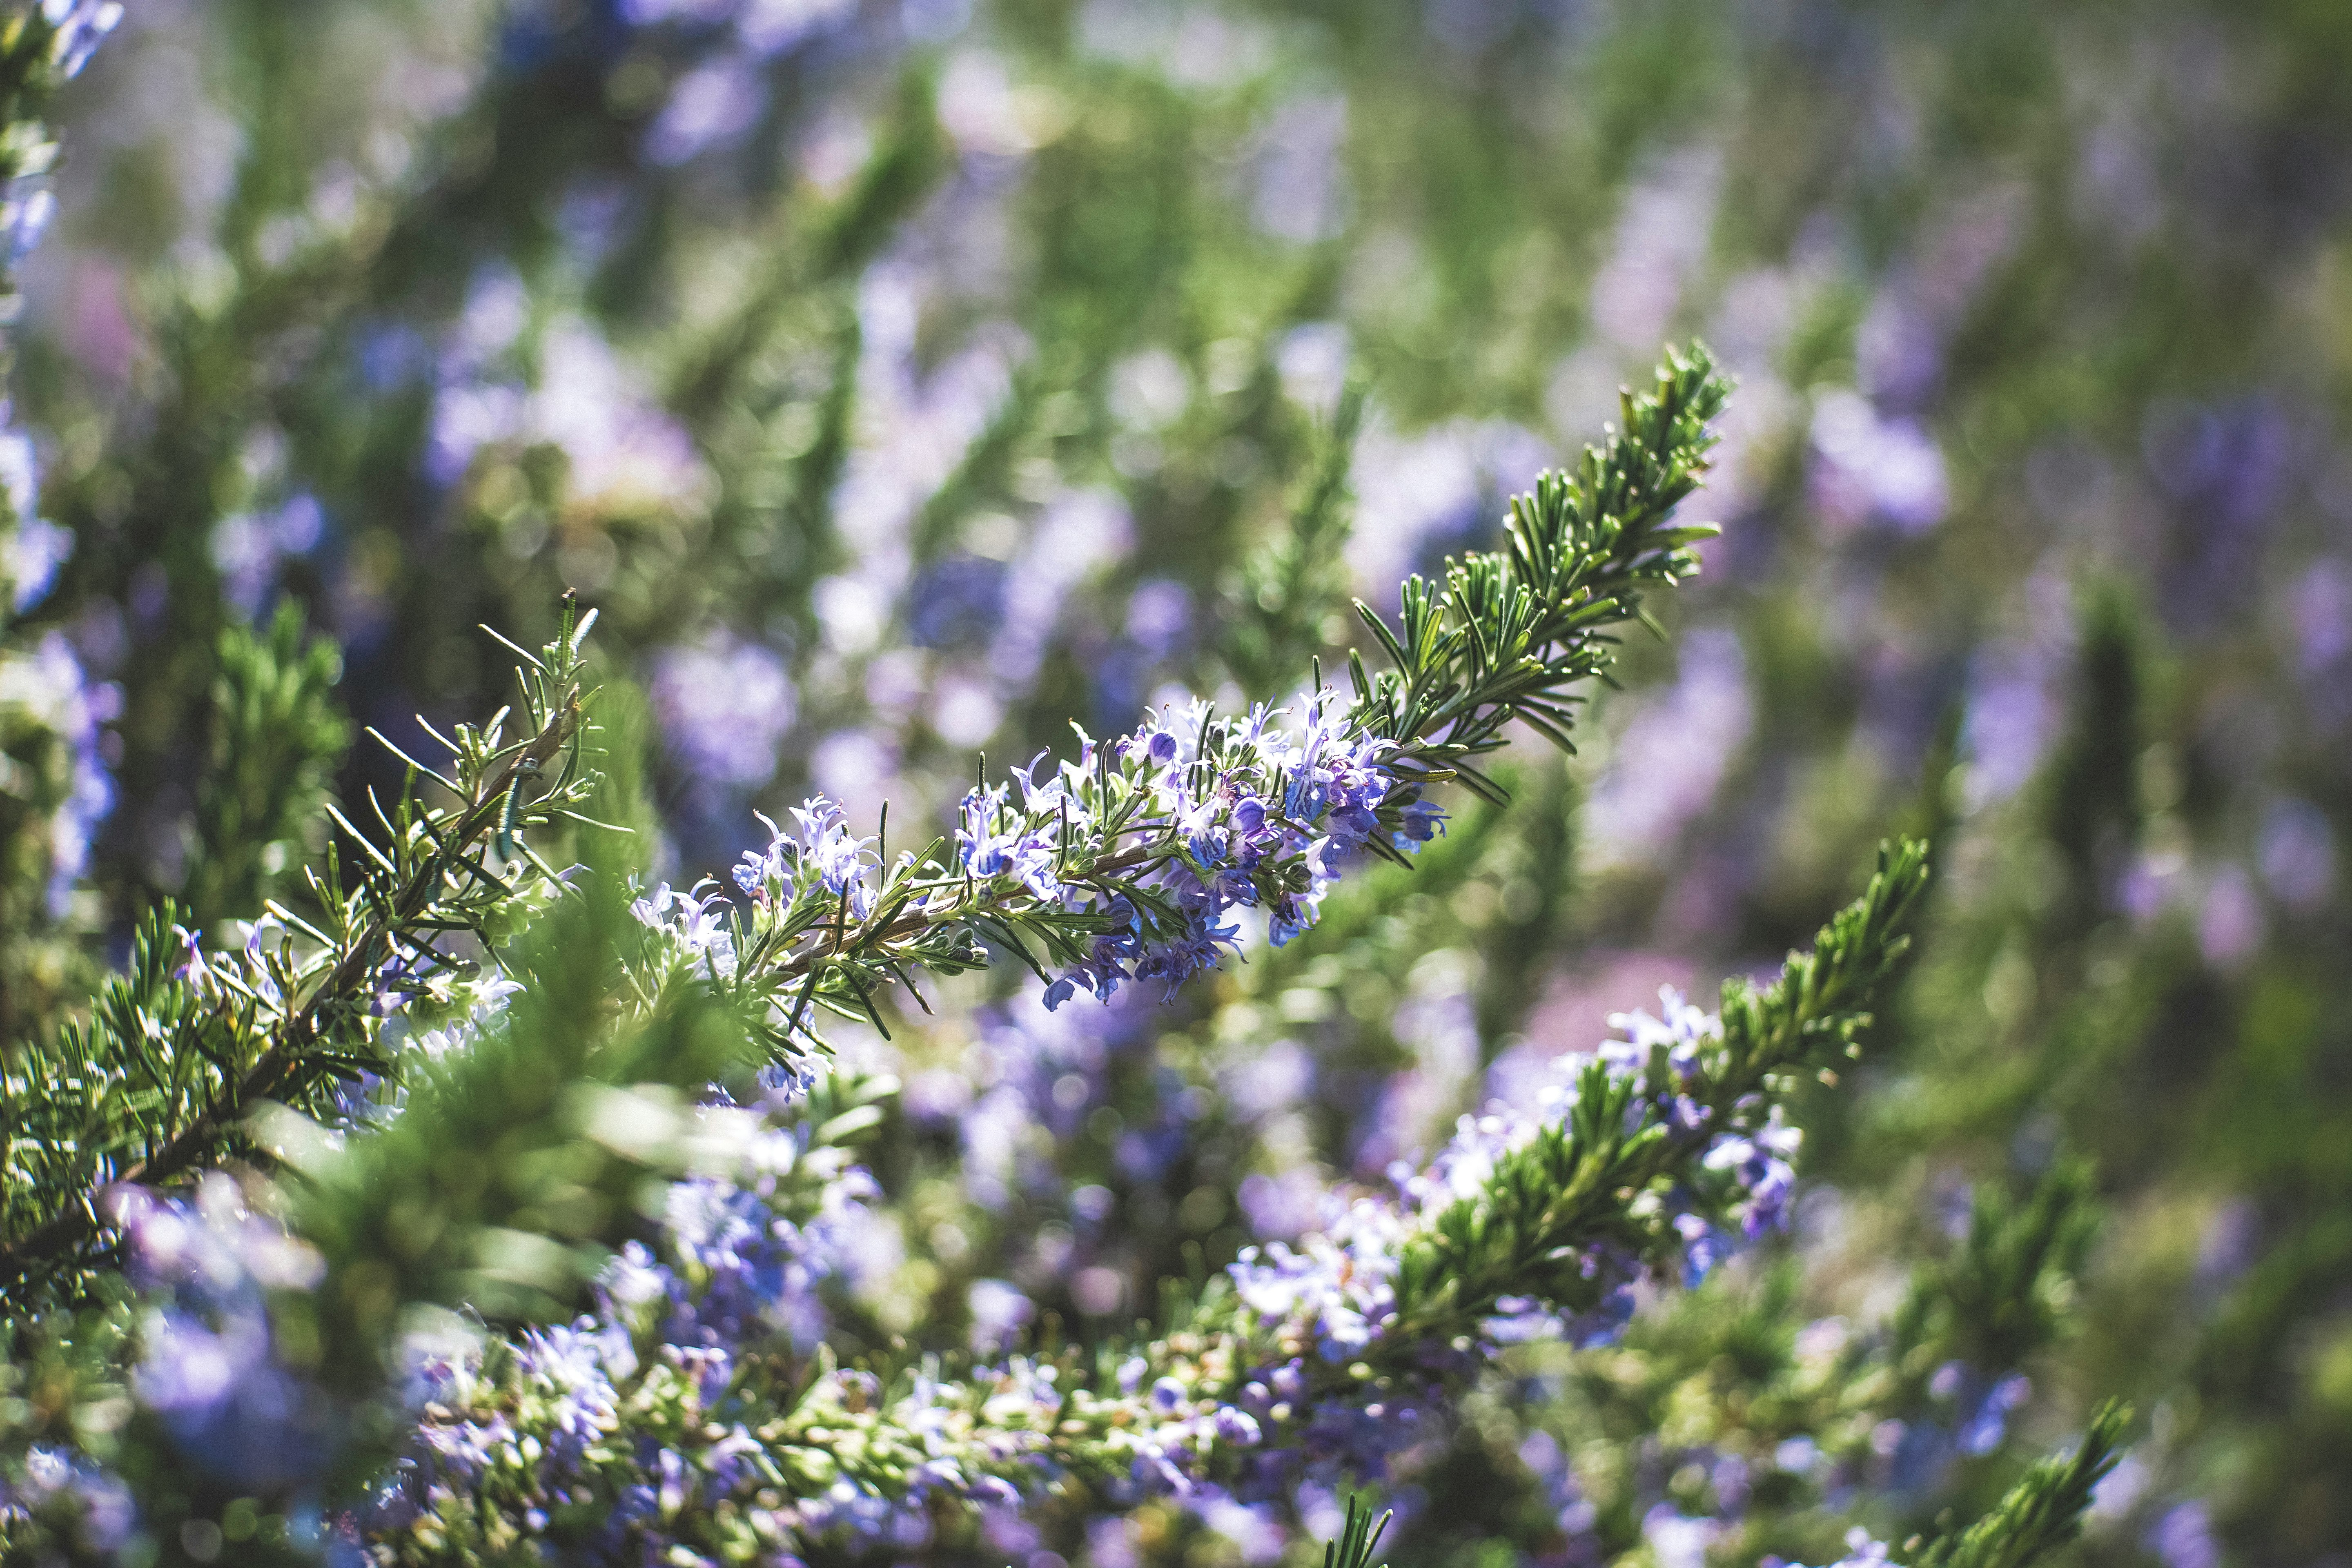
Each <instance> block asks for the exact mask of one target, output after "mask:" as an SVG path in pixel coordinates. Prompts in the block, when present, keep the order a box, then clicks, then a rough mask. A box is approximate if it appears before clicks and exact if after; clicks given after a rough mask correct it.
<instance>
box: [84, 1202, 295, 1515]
mask: <svg viewBox="0 0 2352 1568" xmlns="http://www.w3.org/2000/svg"><path fill="white" fill-rule="evenodd" d="M111 1207H112V1209H113V1213H114V1218H115V1223H116V1224H118V1225H120V1226H121V1227H122V1231H123V1234H124V1237H125V1240H126V1242H127V1244H128V1247H127V1250H128V1252H129V1254H130V1258H131V1278H132V1279H134V1280H135V1281H136V1282H138V1283H140V1284H142V1285H144V1286H146V1287H147V1288H148V1289H149V1290H150V1292H151V1293H152V1295H151V1300H152V1302H153V1304H152V1305H151V1306H150V1307H149V1308H148V1310H147V1312H146V1315H145V1318H144V1320H143V1321H142V1324H141V1326H140V1338H141V1342H142V1359H141V1361H140V1363H139V1367H138V1370H137V1371H136V1373H134V1374H133V1376H132V1379H131V1387H132V1390H133V1391H134V1393H135V1394H137V1396H138V1399H139V1402H140V1403H141V1404H142V1405H144V1406H145V1407H146V1408H148V1409H150V1410H152V1411H154V1412H155V1413H156V1414H157V1415H160V1416H161V1417H162V1418H163V1426H164V1427H165V1429H166V1430H168V1431H169V1432H170V1433H171V1435H172V1437H173V1441H174V1443H175V1444H176V1445H177V1446H178V1447H179V1448H180V1450H181V1452H182V1453H183V1454H184V1455H185V1456H187V1457H188V1458H190V1459H191V1460H192V1461H194V1463H195V1464H196V1465H197V1466H198V1468H202V1469H205V1470H207V1471H210V1472H214V1473H217V1474H219V1475H221V1476H222V1477H223V1478H224V1479H230V1480H234V1481H236V1482H238V1483H239V1484H242V1485H246V1486H249V1487H254V1488H276V1487H282V1486H285V1485H286V1484H288V1483H289V1482H290V1481H296V1480H300V1479H306V1478H310V1477H315V1476H316V1475H318V1474H319V1473H320V1471H321V1470H322V1469H323V1468H324V1467H325V1464H326V1461H327V1459H328V1458H329V1457H330V1454H331V1444H330V1442H329V1431H328V1426H329V1420H330V1406H329V1405H328V1402H327V1401H326V1399H325V1398H324V1397H323V1396H322V1394H320V1390H319V1389H317V1388H316V1387H315V1386H313V1385H312V1384H310V1382H309V1381H308V1380H307V1379H304V1378H302V1377H300V1376H299V1375H298V1374H296V1373H292V1372H289V1370H287V1368H286V1366H285V1365H284V1363H283V1362H282V1361H281V1360H280V1358H279V1356H278V1345H277V1342H276V1338H275V1335H274V1334H273V1332H272V1328H271V1320H270V1313H269V1304H270V1297H271V1295H272V1293H273V1292H278V1291H308V1290H311V1289H316V1288H317V1286H318V1284H319V1282H320V1279H321V1278H322V1277H323V1275H324V1273H325V1265H324V1263H323V1261H322V1260H321V1259H320V1256H319V1254H318V1253H317V1252H316V1251H315V1250H313V1249H312V1248H311V1247H309V1246H308V1245H306V1244H305V1243H303V1242H302V1241H300V1240H299V1239H297V1238H296V1237H292V1236H289V1235H288V1234H287V1231H286V1229H285V1227H284V1226H283V1225H281V1224H279V1223H278V1221H277V1220H276V1219H274V1218H272V1217H270V1216H268V1215H260V1214H256V1213H255V1212H253V1210H252V1208H251V1207H250V1206H249V1205H247V1202H246V1199H245V1196H244V1194H242V1193H240V1192H239V1191H238V1189H237V1186H236V1183H235V1182H234V1181H232V1180H231V1179H230V1178H229V1177H227V1176H226V1175H224V1174H222V1173H219V1172H213V1173H209V1174H207V1175H206V1176H205V1178H204V1179H203V1180H202V1181H200V1182H199V1183H197V1184H196V1189H195V1192H194V1196H193V1198H192V1199H185V1200H183V1199H177V1198H167V1197H163V1196H160V1195H158V1194H155V1193H153V1192H151V1191H149V1190H147V1189H144V1188H136V1187H130V1188H122V1189H120V1190H118V1191H117V1193H116V1194H114V1196H113V1202H112V1205H111Z"/></svg>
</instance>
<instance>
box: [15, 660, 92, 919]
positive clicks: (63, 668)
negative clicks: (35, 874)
mask: <svg viewBox="0 0 2352 1568" xmlns="http://www.w3.org/2000/svg"><path fill="white" fill-rule="evenodd" d="M121 707H122V693H121V689H120V688H119V687H117V686H115V685H114V684H113V683H112V682H110V681H99V680H92V679H90V677H89V671H88V670H87V669H85V668H83V665H82V661H81V660H80V659H79V658H78V657H76V655H75V653H74V650H73V647H72V646H71V645H70V644H69V643H68V642H67V640H66V639H65V638H64V637H61V636H59V635H58V633H56V632H50V633H48V634H47V635H46V636H44V637H42V638H41V640H40V641H39V642H38V643H37V644H36V645H35V646H34V647H32V648H30V649H29V650H26V651H24V652H16V651H0V730H5V729H12V728H14V727H15V725H14V724H13V723H11V722H9V721H11V720H12V719H16V718H17V717H18V716H20V715H21V717H22V719H23V720H24V721H28V722H29V723H30V724H32V725H34V726H37V728H39V729H40V730H42V731H47V733H48V734H50V735H53V736H55V737H56V738H57V740H58V742H62V746H61V752H62V762H63V768H62V773H63V775H64V776H63V778H62V779H61V780H58V781H54V783H53V786H52V789H51V790H50V791H49V792H47V793H50V794H53V795H55V796H56V797H57V798H56V805H55V807H54V810H53V813H52V815H51V816H50V818H49V834H48V837H49V844H48V850H49V878H48V894H47V906H48V912H49V915H50V918H51V919H62V918H63V917H64V916H65V914H66V912H67V910H68V908H69V907H70V905H71V903H72V900H73V891H74V889H75V888H76V887H78V886H79V884H80V882H81V879H82V878H83V877H84V876H85V875H86V874H88V872H89V863H90V854H91V850H92V848H93V847H94V846H95V845H96V842H97V837H98V829H99V825H100V823H102V822H104V821H105V820H106V817H107V815H108V814H109V813H110V812H111V811H112V810H113V809H114V797H115V785H114V778H113V775H112V773H110V771H109V769H108V767H107V764H106V726H107V724H108V723H110V722H111V721H113V720H114V719H115V718H116V717H117V716H118V715H119V714H120V713H121Z"/></svg>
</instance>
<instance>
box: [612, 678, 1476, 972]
mask: <svg viewBox="0 0 2352 1568" xmlns="http://www.w3.org/2000/svg"><path fill="white" fill-rule="evenodd" d="M1301 710H1302V711H1301V716H1300V718H1299V719H1298V721H1297V722H1296V723H1285V722H1283V721H1284V720H1285V719H1286V711H1285V710H1271V709H1268V708H1267V707H1265V705H1263V704H1260V705H1258V706H1257V707H1255V708H1254V709H1252V710H1250V712H1249V713H1248V715H1247V716H1246V717H1245V718H1242V719H1222V718H1219V717H1218V716H1217V715H1216V714H1215V713H1214V711H1213V710H1212V709H1211V708H1210V706H1209V705H1208V704H1207V703H1205V702H1199V701H1195V702H1192V703H1190V704H1188V705H1185V706H1183V707H1181V708H1179V707H1176V706H1174V705H1171V706H1170V707H1168V708H1165V709H1163V710H1161V711H1160V713H1159V714H1158V715H1156V716H1154V717H1153V718H1151V719H1150V720H1149V721H1146V722H1145V723H1144V724H1143V725H1142V726H1140V727H1139V728H1138V729H1137V730H1136V731H1133V732H1132V733H1130V734H1127V735H1122V736H1119V737H1117V738H1115V739H1113V740H1109V741H1107V742H1097V741H1095V740H1094V739H1092V738H1091V737H1088V736H1087V735H1086V734H1085V733H1084V731H1080V735H1079V742H1080V744H1079V750H1078V754H1077V755H1076V757H1074V758H1066V759H1064V760H1063V761H1061V762H1060V763H1057V764H1055V765H1054V766H1052V767H1050V768H1049V767H1047V766H1046V762H1045V754H1044V753H1040V754H1039V756H1038V757H1037V758H1035V759H1034V760H1033V761H1032V762H1031V763H1028V765H1026V766H1024V767H1018V768H1014V769H1013V779H1012V782H1011V783H1008V784H981V785H978V786H976V787H974V788H973V789H971V791H969V792H968V793H967V794H966V795H964V797H963V800H962V803H961V807H960V811H959V821H958V826H957V827H956V831H955V841H954V842H955V849H954V857H953V861H952V864H947V863H942V862H940V861H939V860H937V859H929V858H927V859H925V860H922V861H917V860H916V859H915V858H914V857H912V856H908V855H902V856H901V857H900V858H899V859H898V861H897V862H896V863H895V864H893V865H889V866H887V867H886V866H885V865H883V863H882V859H881V851H880V850H879V849H877V848H876V847H874V846H875V845H876V844H877V838H876V837H857V836H856V835H854V834H852V833H851V831H850V829H849V827H848V826H847V822H846V819H845V816H844V815H843V813H842V810H841V808H840V807H839V806H838V805H835V803H834V802H832V801H830V800H827V799H825V798H824V797H823V796H818V797H816V798H814V799H812V800H810V801H809V802H807V803H806V804H805V805H802V806H799V807H796V808H795V809H794V810H793V813H792V816H793V826H792V828H790V829H789V830H788V829H785V828H782V827H779V826H776V825H775V824H774V823H772V822H770V823H768V826H769V829H770V834H771V837H770V840H769V843H768V844H767V846H766V847H764V848H762V849H760V850H755V851H749V852H747V853H746V854H745V855H744V856H743V858H742V860H741V862H740V864H739V865H738V866H737V867H736V868H735V869H734V873H733V877H734V881H735V884H736V886H737V888H739V889H740V890H741V892H742V893H743V895H744V896H745V897H746V898H747V899H748V900H750V901H751V905H752V908H753V921H752V927H753V931H754V932H756V933H775V934H778V935H781V936H782V937H784V938H787V939H790V938H798V937H803V936H807V937H813V938H814V946H812V945H810V944H808V943H803V946H802V947H801V948H800V949H799V950H797V952H795V954H794V955H793V957H792V958H790V959H788V960H787V961H786V962H785V963H783V964H781V965H780V966H779V967H780V969H782V970H784V971H785V972H787V973H789V972H790V969H791V965H792V964H793V963H809V962H810V961H811V956H812V954H813V953H814V952H820V951H822V952H839V951H843V950H845V948H849V947H853V946H856V945H858V944H860V943H863V944H864V945H865V946H866V947H867V948H868V949H869V950H871V951H873V952H877V953H878V954H880V955H881V956H883V957H885V958H889V957H895V956H897V955H896V954H895V953H893V952H892V951H891V949H890V947H889V943H890V941H891V939H892V938H893V937H894V936H898V937H906V936H911V935H914V934H916V933H919V932H920V931H924V930H926V929H937V928H940V927H941V926H946V925H951V924H952V925H960V926H961V927H962V928H963V929H964V930H965V931H969V932H970V933H971V935H973V936H976V937H982V938H987V939H989V940H992V941H996V942H1003V943H1004V944H1005V945H1007V946H1009V947H1012V948H1013V949H1015V950H1018V951H1021V952H1024V953H1025V952H1027V949H1026V947H1025V946H1024V944H1023V942H1021V940H1020V938H1019V936H1018V935H1017V934H1016V932H1018V931H1027V932H1028V933H1029V934H1031V935H1033V936H1035V937H1039V938H1042V939H1043V941H1044V942H1045V945H1046V946H1047V948H1048V950H1049V955H1050V956H1051V957H1052V958H1053V959H1054V960H1055V965H1056V967H1057V968H1058V969H1059V971H1060V973H1058V974H1057V975H1054V976H1050V977H1048V979H1047V984H1046V988H1045V1004H1046V1005H1047V1006H1048V1007H1049V1008H1050V1007H1057V1006H1059V1005H1061V1004H1062V1003H1063V1002H1066V1001H1067V1000H1069V999H1070V998H1071V997H1072V996H1074V995H1076V994H1078V993H1079V992H1081V991H1084V992H1087V993H1088V994H1091V995H1094V996H1096V997H1097V998H1098V999H1100V1000H1102V1001H1104V1002H1108V1001H1109V1000H1110V999H1111V997H1112V996H1113V995H1115V994H1117V993H1118V989H1119V987H1120V985H1121V984H1125V983H1127V982H1129V981H1135V982H1157V983H1159V984H1162V985H1164V986H1165V987H1166V988H1167V989H1168V992H1169V994H1173V992H1174V989H1175V988H1176V987H1177V986H1178V985H1180V984H1182V982H1183V981H1184V980H1185V979H1186V978H1188V977H1189V976H1191V975H1192V974H1194V973H1198V972H1200V971H1201V970H1203V969H1207V968H1213V967H1214V966H1215V964H1216V963H1217V960H1218V958H1219V956H1220V955H1221V953H1222V952H1223V950H1225V949H1227V948H1231V947H1235V946H1238V944H1239V942H1240V940H1241V934H1242V928H1241V925H1240V923H1239V921H1238V920H1236V919H1234V918H1231V917H1233V915H1234V911H1235V910H1242V909H1253V910H1263V911H1264V912H1265V922H1266V926H1267V929H1268V931H1269V933H1270V935H1271V936H1272V938H1273V940H1274V941H1275V942H1276V943H1281V942H1287V941H1289V940H1290V939H1291V938H1293V937H1295V936H1297V934H1299V933H1300V932H1301V931H1306V930H1307V928H1309V927H1310V926H1312V925H1313V924H1314V923H1315V920H1316V916H1317V912H1318V909H1319V906H1320V903H1321V900H1322V899H1323V896H1324V893H1325V890H1326V889H1328V887H1329V886H1330V884H1331V883H1332V882H1333V881H1334V880H1335V879H1338V878H1339V876H1340V875H1341V872H1342V869H1343V868H1344V867H1345V866H1346V865H1347V864H1348V863H1349V861H1350V860H1351V859H1354V858H1359V857H1360V856H1361V855H1362V854H1364V853H1365V852H1367V851H1368V850H1369V851H1374V852H1384V853H1387V854H1390V855H1391V856H1398V857H1402V855H1403V854H1405V853H1407V852H1410V851H1411V850H1412V849H1415V848H1417V847H1419V846H1420V845H1422V844H1423V843H1425V842H1427V841H1428V840H1429V839H1430V838H1431V837H1433V836H1434V835H1435V834H1437V833H1438V832H1439V831H1440V830H1441V828H1442V826H1443V825H1444V820H1445V819H1444V813H1443V812H1442V811H1440V810H1439V809H1438V808H1437V807H1436V806H1434V805H1431V804H1429V803H1427V802H1425V801H1424V800H1423V799H1422V796H1421V786H1420V785H1419V784H1416V783H1413V782H1410V781H1408V780H1406V779H1404V778H1402V777H1400V776H1399V775H1398V774H1397V773H1395V772H1394V771H1393V770H1392V769H1391V768H1390V767H1389V766H1388V765H1386V763H1385V761H1384V759H1385V758H1386V757H1387V755H1388V754H1389V753H1390V752H1391V751H1393V750H1394V744H1393V742H1390V741H1388V740H1385V739H1383V738H1381V737H1379V736H1376V735H1372V734H1370V733H1366V732H1365V731H1362V730H1361V729H1360V727H1358V726H1356V725H1354V724H1352V723H1351V722H1349V720H1348V719H1347V718H1346V716H1345V714H1346V710H1344V709H1342V708H1340V707H1339V706H1338V704H1337V703H1336V702H1335V700H1334V699H1333V696H1332V694H1331V693H1330V692H1328V691H1317V692H1313V693H1310V694H1308V695H1307V697H1306V698H1305V699H1304V700H1303V701H1302V704H1301ZM1015 785H1017V786H1018V790H1019V795H1018V798H1017V800H1016V799H1015V798H1014V795H1013V789H1014V786H1015ZM762 820H763V821H765V820H766V819H765V818H762ZM877 837H878V836H877ZM886 905H887V910H885V906H886ZM718 910H719V903H718V901H717V900H716V898H715V896H714V895H710V894H707V893H705V892H704V891H703V890H702V889H699V888H698V889H695V890H694V891H692V892H690V893H687V894H678V893H674V892H672V891H670V889H667V887H664V888H663V889H660V890H659V891H658V892H656V894H655V895H654V896H653V898H652V899H650V900H646V902H645V903H644V904H643V905H642V906H641V908H640V910H639V916H640V919H642V920H645V921H647V922H648V923H656V924H661V925H663V926H664V927H665V928H666V929H675V931H677V933H678V935H679V937H680V940H681V941H682V942H684V943H685V944H686V945H688V946H689V947H692V948H695V949H697V950H698V951H708V952H711V953H712V954H713V955H714V962H723V963H730V964H731V963H732V962H733V955H734V954H735V953H736V952H738V951H739V949H740V946H741V945H742V943H743V942H746V941H747V940H749V941H756V940H759V938H758V937H757V936H754V937H751V938H746V937H744V936H742V935H740V934H738V933H735V932H733V931H730V930H727V929H722V928H721V927H720V925H719V922H718ZM877 910H884V911H885V913H886V914H887V913H896V914H897V915H898V923H895V924H894V923H891V922H890V921H887V920H881V921H877V919H876V916H877ZM852 922H855V923H856V926H858V927H860V928H862V929H861V930H860V931H858V932H856V933H855V935H854V936H853V935H852V934H851V933H849V932H848V931H847V930H846V928H847V927H848V925H849V924H850V923H852ZM828 927H829V928H831V930H830V931H828V930H827V928H828ZM877 927H878V928H879V929H877ZM962 951H963V952H969V951H970V950H969V949H966V950H962ZM721 955H723V957H722V956H721ZM934 956H935V957H936V956H937V955H934ZM1032 962H1033V963H1034V962H1035V960H1034V959H1033V960H1032ZM1040 972H1041V973H1043V971H1042V969H1041V971H1040Z"/></svg>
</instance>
